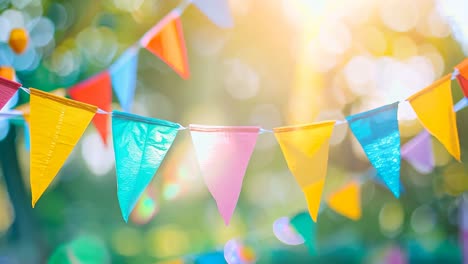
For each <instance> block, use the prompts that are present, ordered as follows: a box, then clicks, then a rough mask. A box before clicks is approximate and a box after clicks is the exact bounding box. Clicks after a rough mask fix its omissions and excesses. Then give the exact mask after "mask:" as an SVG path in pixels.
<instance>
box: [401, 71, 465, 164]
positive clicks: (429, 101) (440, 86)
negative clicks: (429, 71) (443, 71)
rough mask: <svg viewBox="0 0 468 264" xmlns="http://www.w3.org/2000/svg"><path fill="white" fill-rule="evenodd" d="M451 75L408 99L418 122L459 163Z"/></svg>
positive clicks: (458, 145) (458, 143)
mask: <svg viewBox="0 0 468 264" xmlns="http://www.w3.org/2000/svg"><path fill="white" fill-rule="evenodd" d="M450 77H451V75H446V76H444V77H443V78H442V79H440V80H438V81H437V82H435V83H433V84H432V85H431V86H429V87H427V88H425V89H423V90H421V91H419V92H418V93H416V94H414V95H412V96H411V97H409V98H408V101H409V102H410V104H411V106H412V107H413V109H414V111H415V112H416V115H417V116H418V119H419V121H421V123H422V125H423V126H424V128H426V130H427V131H428V132H429V133H431V135H433V136H434V137H435V138H437V139H438V140H439V141H440V142H441V143H442V145H444V146H445V148H446V149H447V150H448V152H449V153H450V154H451V155H452V156H453V157H454V158H455V159H456V160H458V161H460V142H459V139H458V129H457V121H456V117H455V112H454V110H453V100H452V90H451V87H450V85H451V80H450Z"/></svg>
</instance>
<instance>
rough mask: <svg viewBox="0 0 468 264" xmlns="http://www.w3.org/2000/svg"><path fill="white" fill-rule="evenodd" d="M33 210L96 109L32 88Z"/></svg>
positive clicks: (31, 168)
mask: <svg viewBox="0 0 468 264" xmlns="http://www.w3.org/2000/svg"><path fill="white" fill-rule="evenodd" d="M30 91H31V99H30V105H31V114H30V123H31V124H30V129H31V160H30V163H31V165H30V170H31V177H30V181H31V193H32V206H33V207H34V206H35V204H36V202H37V200H38V199H39V198H40V197H41V195H42V194H43V193H44V191H45V190H46V189H47V187H48V186H49V184H50V183H51V182H52V180H53V179H54V178H55V176H56V175H57V173H58V172H59V170H60V168H61V167H62V165H63V163H64V162H65V160H66V159H67V158H68V156H69V155H70V153H71V151H72V150H73V148H74V146H75V145H76V143H77V142H78V140H79V139H80V138H81V136H82V135H83V133H84V131H85V130H86V127H87V126H88V124H89V122H90V121H91V119H92V118H93V116H94V114H95V113H96V111H97V108H96V107H95V106H92V105H88V104H84V103H80V102H77V101H73V100H69V99H66V98H62V97H59V96H55V95H52V94H50V93H46V92H43V91H40V90H36V89H33V88H31V89H30Z"/></svg>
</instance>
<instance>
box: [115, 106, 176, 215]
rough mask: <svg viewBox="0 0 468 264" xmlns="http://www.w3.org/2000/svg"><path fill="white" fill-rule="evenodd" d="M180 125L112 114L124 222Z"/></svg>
mask: <svg viewBox="0 0 468 264" xmlns="http://www.w3.org/2000/svg"><path fill="white" fill-rule="evenodd" d="M179 127H180V125H179V124H176V123H172V122H169V121H165V120H159V119H154V118H148V117H142V116H137V115H134V114H129V113H123V112H118V111H114V112H112V136H113V140H114V154H115V168H116V171H117V196H118V198H119V204H120V209H121V211H122V216H123V218H124V220H125V222H127V221H128V216H129V215H130V212H131V211H132V210H133V208H134V207H135V205H136V203H137V201H138V198H139V197H140V195H141V194H142V193H143V191H144V190H145V188H146V186H148V184H149V183H150V181H151V179H152V178H153V175H154V174H155V173H156V171H157V170H158V168H159V166H160V165H161V163H162V161H163V160H164V157H165V156H166V153H167V152H168V150H169V148H170V147H171V145H172V142H174V139H175V138H176V136H177V132H178V130H179Z"/></svg>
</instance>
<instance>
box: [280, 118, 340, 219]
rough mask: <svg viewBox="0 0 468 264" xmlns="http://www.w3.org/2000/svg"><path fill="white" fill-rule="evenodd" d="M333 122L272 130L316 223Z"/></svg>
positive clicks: (325, 173)
mask: <svg viewBox="0 0 468 264" xmlns="http://www.w3.org/2000/svg"><path fill="white" fill-rule="evenodd" d="M334 126H335V121H325V122H320V123H315V124H309V125H301V126H292V127H280V128H275V129H274V133H275V137H276V140H277V141H278V143H279V145H280V147H281V150H282V152H283V155H284V158H285V160H286V163H287V164H288V168H289V170H291V173H292V174H293V175H294V177H295V178H296V181H297V182H298V184H299V186H300V187H301V189H302V191H303V192H304V195H305V197H306V200H307V205H308V208H309V213H310V216H311V217H312V219H313V220H314V221H315V222H316V221H317V215H318V211H319V208H320V200H321V197H322V191H323V186H324V184H325V177H326V175H327V167H328V148H329V140H330V137H331V135H332V132H333V128H334Z"/></svg>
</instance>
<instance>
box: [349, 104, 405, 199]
mask: <svg viewBox="0 0 468 264" xmlns="http://www.w3.org/2000/svg"><path fill="white" fill-rule="evenodd" d="M346 120H347V121H348V123H349V127H350V128H351V131H352V132H353V134H354V136H356V138H357V140H358V141H359V143H360V144H361V146H362V148H363V149H364V152H365V153H366V155H367V158H368V159H369V161H370V162H371V164H372V166H374V167H375V169H376V170H377V174H378V175H379V177H380V178H381V179H382V180H383V181H384V183H385V184H386V185H387V187H388V188H389V189H390V191H392V193H393V195H395V197H397V198H398V197H399V196H400V130H399V129H398V103H393V104H389V105H385V106H382V107H379V108H376V109H373V110H370V111H367V112H364V113H359V114H356V115H352V116H348V117H346Z"/></svg>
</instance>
